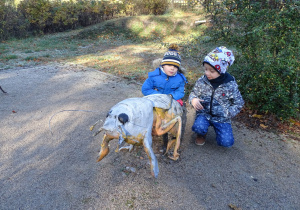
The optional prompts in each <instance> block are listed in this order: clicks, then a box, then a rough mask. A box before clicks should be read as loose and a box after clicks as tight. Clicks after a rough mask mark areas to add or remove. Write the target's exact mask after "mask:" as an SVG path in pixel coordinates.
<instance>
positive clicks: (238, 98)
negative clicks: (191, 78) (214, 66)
mask: <svg viewBox="0 0 300 210" xmlns="http://www.w3.org/2000/svg"><path fill="white" fill-rule="evenodd" d="M232 78H233V79H232V80H231V81H229V82H227V83H223V84H221V85H220V86H219V87H217V88H216V89H215V90H214V88H213V86H212V85H211V84H210V82H209V81H208V79H207V77H206V76H202V77H200V78H199V79H198V80H197V82H196V84H195V86H194V89H193V91H192V92H191V94H190V96H189V103H190V104H191V100H192V99H193V98H200V99H202V100H204V101H203V102H201V104H202V106H203V107H204V109H202V110H200V111H197V115H199V114H202V115H205V116H206V118H207V119H208V120H212V121H214V122H220V123H231V118H232V117H234V116H235V115H237V114H238V113H239V112H240V111H241V109H242V107H243V105H244V100H243V98H242V95H241V93H240V91H239V90H238V85H237V83H236V81H235V79H234V77H232Z"/></svg>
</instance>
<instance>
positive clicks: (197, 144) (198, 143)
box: [195, 142, 205, 146]
mask: <svg viewBox="0 0 300 210" xmlns="http://www.w3.org/2000/svg"><path fill="white" fill-rule="evenodd" d="M195 144H196V145H197V146H203V145H204V144H205V142H203V143H202V144H199V143H198V144H197V143H196V142H195Z"/></svg>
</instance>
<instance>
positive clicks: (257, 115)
mask: <svg viewBox="0 0 300 210" xmlns="http://www.w3.org/2000/svg"><path fill="white" fill-rule="evenodd" d="M252 117H255V118H258V119H260V118H262V117H263V116H262V115H259V114H254V115H252Z"/></svg>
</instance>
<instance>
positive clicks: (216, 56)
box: [203, 46, 234, 74]
mask: <svg viewBox="0 0 300 210" xmlns="http://www.w3.org/2000/svg"><path fill="white" fill-rule="evenodd" d="M233 62H234V55H233V53H232V51H231V50H228V49H227V48H226V47H223V46H222V47H217V48H216V49H214V50H213V51H211V52H210V53H209V54H208V55H207V56H205V58H204V61H203V65H204V63H208V64H209V65H211V66H212V67H213V68H214V69H215V70H216V71H217V72H219V73H220V74H224V73H225V72H226V71H227V69H228V67H229V66H231V65H232V64H233Z"/></svg>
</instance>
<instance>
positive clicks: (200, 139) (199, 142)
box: [195, 135, 205, 146]
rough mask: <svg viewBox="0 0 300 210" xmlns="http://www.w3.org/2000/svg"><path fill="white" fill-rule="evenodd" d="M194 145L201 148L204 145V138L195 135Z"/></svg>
mask: <svg viewBox="0 0 300 210" xmlns="http://www.w3.org/2000/svg"><path fill="white" fill-rule="evenodd" d="M195 144H196V145H198V146H203V145H204V144H205V136H201V135H197V138H196V140H195Z"/></svg>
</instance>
